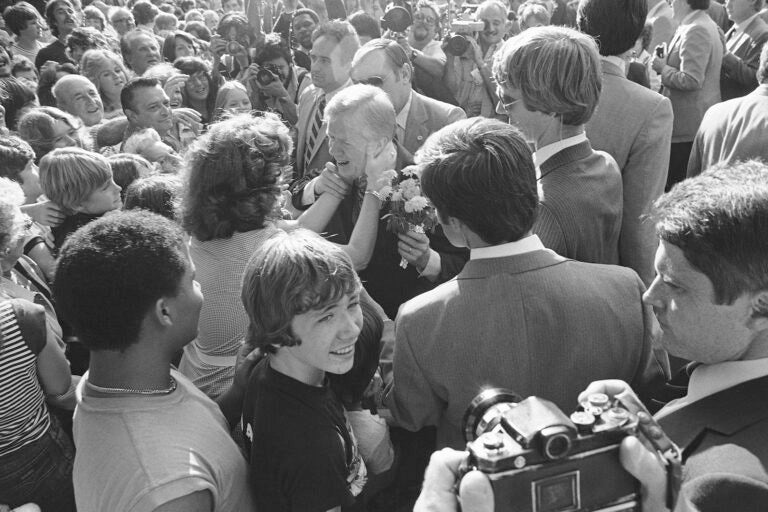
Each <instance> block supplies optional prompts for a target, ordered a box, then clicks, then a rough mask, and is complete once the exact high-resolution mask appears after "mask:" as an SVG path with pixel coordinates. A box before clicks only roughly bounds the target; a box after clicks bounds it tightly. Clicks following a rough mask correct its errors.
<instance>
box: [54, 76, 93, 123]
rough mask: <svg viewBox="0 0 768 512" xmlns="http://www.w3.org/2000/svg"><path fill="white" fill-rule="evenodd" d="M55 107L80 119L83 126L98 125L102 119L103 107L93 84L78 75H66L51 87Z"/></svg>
mask: <svg viewBox="0 0 768 512" xmlns="http://www.w3.org/2000/svg"><path fill="white" fill-rule="evenodd" d="M53 97H54V98H56V105H57V106H58V107H59V108H60V109H61V110H63V111H65V112H68V113H70V114H72V115H73V116H76V117H78V118H80V119H81V120H82V121H83V124H85V126H93V125H96V124H99V123H100V122H101V120H102V118H103V117H104V105H103V104H102V102H101V96H100V95H99V91H97V90H96V86H95V85H93V83H92V82H91V81H90V80H88V79H87V78H85V77H84V76H80V75H66V76H64V77H62V78H61V79H59V81H58V82H56V85H54V86H53Z"/></svg>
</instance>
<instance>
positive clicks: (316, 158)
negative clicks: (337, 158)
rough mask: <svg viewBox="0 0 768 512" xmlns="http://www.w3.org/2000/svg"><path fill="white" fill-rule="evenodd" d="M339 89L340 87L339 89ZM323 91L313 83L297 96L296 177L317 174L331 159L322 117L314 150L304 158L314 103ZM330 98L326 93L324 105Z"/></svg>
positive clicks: (325, 124)
mask: <svg viewBox="0 0 768 512" xmlns="http://www.w3.org/2000/svg"><path fill="white" fill-rule="evenodd" d="M351 83H352V82H351V81H349V80H348V81H347V83H346V84H344V85H342V86H341V88H344V87H347V86H348V85H350V84H351ZM339 90H340V89H339ZM323 94H325V92H324V91H323V90H322V89H320V88H318V87H315V86H314V85H310V86H308V87H307V88H306V89H304V92H302V93H301V96H300V97H299V105H298V108H297V114H298V120H297V121H296V130H297V132H298V137H297V139H296V160H295V161H296V173H295V175H296V177H297V178H301V177H303V176H307V175H317V174H318V173H319V172H320V171H322V170H323V167H324V166H325V163H326V162H330V161H331V154H330V153H329V152H328V138H327V137H326V129H327V125H328V123H326V121H325V119H323V124H322V125H321V126H320V131H318V132H317V142H316V143H315V147H314V151H313V153H312V155H311V156H310V158H309V160H308V161H307V160H306V159H305V158H304V148H305V147H306V145H307V138H308V136H309V130H311V129H312V122H313V121H314V116H315V105H317V102H318V101H319V100H320V97H321V96H322V95H323ZM330 99H331V98H329V97H328V95H326V105H327V104H328V101H330Z"/></svg>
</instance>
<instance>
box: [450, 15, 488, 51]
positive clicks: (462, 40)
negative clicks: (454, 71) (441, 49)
mask: <svg viewBox="0 0 768 512" xmlns="http://www.w3.org/2000/svg"><path fill="white" fill-rule="evenodd" d="M484 28H485V23H483V22H482V21H462V20H456V21H454V22H452V23H451V32H452V34H448V35H447V36H446V38H445V41H446V47H445V51H446V52H448V53H450V54H451V55H453V56H454V57H460V56H462V55H464V52H466V51H467V48H469V41H468V40H467V38H466V37H465V36H468V35H472V34H473V33H475V32H480V31H482V30H483V29H484Z"/></svg>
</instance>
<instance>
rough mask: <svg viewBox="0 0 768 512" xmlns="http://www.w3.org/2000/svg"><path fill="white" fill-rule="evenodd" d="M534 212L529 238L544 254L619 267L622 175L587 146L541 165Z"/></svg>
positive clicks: (573, 148)
mask: <svg viewBox="0 0 768 512" xmlns="http://www.w3.org/2000/svg"><path fill="white" fill-rule="evenodd" d="M538 182H539V211H538V214H537V215H536V221H535V222H534V224H533V232H534V233H536V234H537V235H539V238H541V241H542V242H544V245H545V246H546V247H548V248H549V249H552V250H553V251H555V252H556V253H558V254H561V255H563V256H565V257H567V258H573V259H575V260H579V261H586V262H589V263H610V264H612V265H616V264H618V263H619V233H620V232H621V212H622V191H621V187H622V186H621V173H620V171H619V167H618V165H616V161H615V160H614V159H613V157H611V155H609V154H607V153H603V152H602V151H593V150H592V146H590V144H589V141H584V142H582V143H581V144H577V145H576V146H571V147H569V148H566V149H564V150H562V151H560V152H559V153H557V154H555V155H554V156H552V158H550V159H549V160H547V161H545V162H544V163H543V164H541V166H540V169H539V179H538Z"/></svg>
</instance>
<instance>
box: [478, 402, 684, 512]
mask: <svg viewBox="0 0 768 512" xmlns="http://www.w3.org/2000/svg"><path fill="white" fill-rule="evenodd" d="M639 413H645V415H642V418H641V417H640V416H639ZM646 415H647V417H646ZM630 434H641V436H640V437H642V438H644V439H645V440H646V441H647V442H649V443H650V444H651V445H652V446H653V447H654V449H655V450H656V451H657V452H658V453H659V455H661V456H662V457H663V460H665V461H667V472H668V477H669V478H668V481H669V482H670V484H669V485H668V491H669V495H668V497H667V498H668V500H667V501H668V503H670V502H671V503H674V501H675V499H676V497H677V490H678V489H679V482H680V475H681V469H680V468H681V465H680V460H681V459H680V451H679V449H678V448H677V447H676V446H675V445H674V444H673V443H672V442H671V441H670V440H669V438H668V437H666V435H665V434H664V433H663V431H662V430H661V428H660V427H659V425H658V423H656V422H655V420H653V418H652V417H651V415H650V414H649V413H648V411H647V410H646V409H645V407H644V406H643V405H642V403H641V402H640V400H639V399H638V398H637V397H636V396H635V395H634V393H632V392H631V390H630V391H629V392H628V393H627V392H625V393H622V394H621V395H618V396H617V397H616V398H615V399H614V400H611V399H609V397H608V396H607V395H605V394H602V393H594V394H592V395H590V396H589V399H588V400H587V401H585V402H583V403H581V404H579V407H578V409H577V410H576V412H574V413H572V414H571V415H570V416H568V415H566V414H565V413H563V412H562V411H561V410H560V409H559V408H558V407H557V406H556V405H555V404H553V403H552V402H550V401H548V400H545V399H543V398H539V397H535V396H532V397H528V398H527V399H525V400H520V397H519V396H517V395H515V394H514V393H512V392H510V391H507V390H503V389H489V390H486V391H484V392H482V393H480V394H479V395H478V396H477V397H475V399H474V400H473V401H472V403H471V404H470V405H469V407H468V408H467V411H466V413H465V414H464V437H465V439H466V440H467V450H468V451H469V457H468V459H467V461H466V463H465V465H464V466H463V471H464V472H466V471H468V470H470V469H478V470H480V471H482V472H483V473H485V474H486V475H487V476H488V478H489V480H490V481H491V486H492V488H493V494H494V502H495V510H497V511H499V512H518V511H519V512H522V511H526V512H529V511H535V512H555V511H587V510H589V511H595V512H598V511H605V512H607V511H615V512H618V511H621V512H628V511H640V501H641V497H640V484H639V482H638V481H637V480H636V479H635V478H634V477H633V476H632V475H630V474H629V473H628V472H627V471H625V470H624V468H623V467H622V465H621V463H620V462H619V446H620V445H621V441H622V440H623V439H624V438H625V437H626V436H628V435H630Z"/></svg>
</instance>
